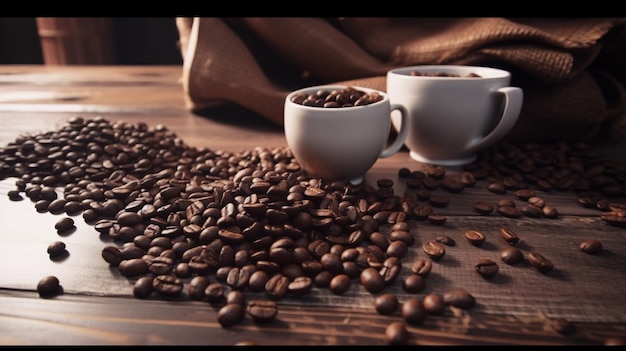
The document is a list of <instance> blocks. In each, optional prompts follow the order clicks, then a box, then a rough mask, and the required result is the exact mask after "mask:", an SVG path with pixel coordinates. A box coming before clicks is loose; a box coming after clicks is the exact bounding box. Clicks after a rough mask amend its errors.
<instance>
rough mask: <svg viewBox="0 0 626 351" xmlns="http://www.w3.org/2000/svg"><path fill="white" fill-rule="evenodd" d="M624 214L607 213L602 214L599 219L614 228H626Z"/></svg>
mask: <svg viewBox="0 0 626 351" xmlns="http://www.w3.org/2000/svg"><path fill="white" fill-rule="evenodd" d="M625 213H626V212H621V211H607V212H602V214H601V215H600V218H601V219H602V220H603V221H604V222H605V223H607V224H610V225H612V226H616V227H626V214H625Z"/></svg>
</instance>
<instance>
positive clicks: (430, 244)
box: [422, 240, 446, 261]
mask: <svg viewBox="0 0 626 351" xmlns="http://www.w3.org/2000/svg"><path fill="white" fill-rule="evenodd" d="M422 250H424V252H425V253H426V254H427V255H428V257H430V258H431V259H433V260H434V261H438V260H440V259H442V258H443V256H445V254H446V248H445V247H444V246H443V245H442V244H440V243H439V242H437V241H435V240H429V241H427V242H425V243H424V244H423V245H422Z"/></svg>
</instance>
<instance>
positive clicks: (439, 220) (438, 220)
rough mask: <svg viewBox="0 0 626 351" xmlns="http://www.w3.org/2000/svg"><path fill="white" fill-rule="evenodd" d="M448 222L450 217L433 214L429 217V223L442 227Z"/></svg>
mask: <svg viewBox="0 0 626 351" xmlns="http://www.w3.org/2000/svg"><path fill="white" fill-rule="evenodd" d="M447 220H448V217H446V216H444V215H441V214H436V213H431V214H429V215H428V223H432V224H436V225H442V224H444V223H445V222H446V221H447Z"/></svg>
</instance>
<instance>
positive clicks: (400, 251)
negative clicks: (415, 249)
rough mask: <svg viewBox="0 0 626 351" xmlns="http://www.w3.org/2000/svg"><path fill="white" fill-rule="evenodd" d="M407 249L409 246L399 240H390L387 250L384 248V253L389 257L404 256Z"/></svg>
mask: <svg viewBox="0 0 626 351" xmlns="http://www.w3.org/2000/svg"><path fill="white" fill-rule="evenodd" d="M408 251H409V246H408V245H407V244H406V243H405V242H404V241H401V240H396V241H392V242H391V243H390V244H389V246H388V247H387V250H385V254H386V255H387V256H389V257H398V258H402V257H404V256H405V255H406V254H407V252H408Z"/></svg>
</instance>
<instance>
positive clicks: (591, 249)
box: [579, 239, 603, 254]
mask: <svg viewBox="0 0 626 351" xmlns="http://www.w3.org/2000/svg"><path fill="white" fill-rule="evenodd" d="M579 247H580V249H581V250H582V251H583V252H585V253H588V254H598V253H600V252H602V250H603V247H602V243H601V242H600V241H599V240H596V239H587V240H584V241H582V242H581V243H580V245H579Z"/></svg>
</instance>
